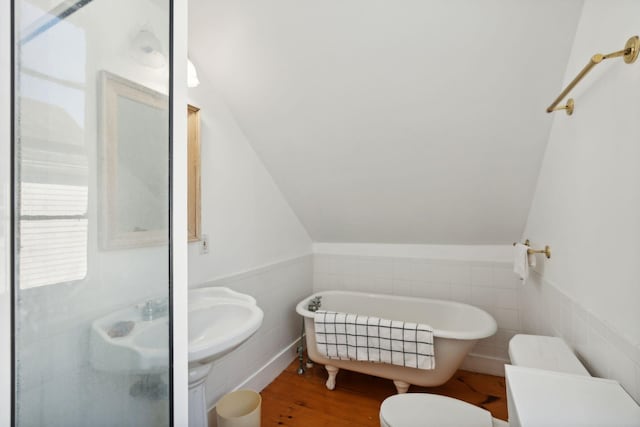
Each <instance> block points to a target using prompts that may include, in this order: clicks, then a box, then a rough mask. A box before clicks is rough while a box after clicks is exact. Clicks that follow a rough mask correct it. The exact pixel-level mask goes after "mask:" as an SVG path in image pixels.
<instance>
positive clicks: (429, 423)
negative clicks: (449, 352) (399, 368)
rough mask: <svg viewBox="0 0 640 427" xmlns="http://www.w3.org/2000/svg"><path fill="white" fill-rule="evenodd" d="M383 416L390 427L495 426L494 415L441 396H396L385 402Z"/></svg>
mask: <svg viewBox="0 0 640 427" xmlns="http://www.w3.org/2000/svg"><path fill="white" fill-rule="evenodd" d="M380 417H381V418H382V420H383V421H384V422H385V423H386V424H387V425H388V426H389V427H491V426H492V421H491V413H490V412H489V411H486V410H484V409H482V408H478V407H477V406H473V405H471V404H469V403H466V402H463V401H461V400H458V399H453V398H451V397H446V396H440V395H437V394H425V393H407V394H396V395H395V396H391V397H389V398H387V399H385V401H384V402H382V406H381V407H380Z"/></svg>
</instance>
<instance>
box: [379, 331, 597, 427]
mask: <svg viewBox="0 0 640 427" xmlns="http://www.w3.org/2000/svg"><path fill="white" fill-rule="evenodd" d="M509 357H510V358H511V364H512V365H515V366H523V367H529V368H536V369H544V370H547V371H556V372H563V373H569V374H573V375H584V376H590V375H589V372H588V371H587V370H586V369H585V367H584V366H583V365H582V363H580V361H579V360H578V358H577V357H576V356H575V354H573V352H572V351H571V349H570V348H569V346H568V345H567V343H566V342H565V341H564V340H562V339H561V338H556V337H545V336H538V335H522V334H519V335H516V336H514V337H513V338H512V339H511V341H510V342H509ZM509 393H510V390H509V388H508V387H507V394H509ZM508 399H509V400H511V399H512V397H511V396H509V397H508ZM380 426H381V427H508V426H509V424H508V423H507V422H505V421H502V420H498V419H496V418H493V417H492V416H491V413H490V412H489V411H487V410H485V409H482V408H479V407H477V406H474V405H471V404H469V403H467V402H463V401H461V400H458V399H453V398H451V397H446V396H440V395H437V394H427V393H407V394H396V395H394V396H391V397H389V398H387V399H385V400H384V402H382V406H381V407H380Z"/></svg>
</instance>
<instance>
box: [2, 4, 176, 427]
mask: <svg viewBox="0 0 640 427" xmlns="http://www.w3.org/2000/svg"><path fill="white" fill-rule="evenodd" d="M169 8H170V9H169V45H170V46H171V48H170V53H169V57H170V71H169V164H168V167H169V203H170V208H169V220H170V221H169V224H170V225H169V253H168V263H169V290H168V293H169V301H170V310H169V319H170V322H169V323H170V329H169V340H170V344H171V345H170V348H171V352H170V356H169V358H170V359H169V362H170V366H169V369H170V373H171V379H172V380H171V382H170V399H171V404H170V422H171V425H172V426H175V427H183V426H184V427H186V426H187V425H188V361H187V355H188V351H187V349H188V341H187V336H188V324H187V317H188V314H187V310H188V305H187V295H188V293H187V291H188V281H187V232H186V230H187V203H186V194H187V192H186V190H187V162H186V158H187V141H186V139H187V123H186V121H187V117H186V114H183V113H184V110H185V109H184V108H183V105H184V106H186V105H187V85H186V82H187V71H186V64H187V23H188V13H187V2H186V1H181V0H177V1H174V0H169ZM15 43H16V41H15V0H0V44H2V46H1V47H0V93H9V94H10V96H8V97H6V96H5V97H2V96H0V171H2V170H4V171H7V170H9V171H10V173H9V183H4V182H2V180H0V185H3V184H8V189H9V191H8V192H9V197H8V198H7V199H8V200H0V207H2V204H3V203H6V202H8V203H9V212H10V213H11V215H10V217H11V218H10V219H7V218H6V217H2V218H0V226H1V227H6V226H7V225H8V224H6V223H7V222H10V226H9V227H7V228H9V229H10V232H9V235H8V236H5V237H6V240H8V242H9V250H8V251H5V252H6V253H4V254H2V253H0V256H4V257H5V258H6V259H5V260H0V262H2V261H4V262H6V265H7V266H9V270H10V276H9V283H7V284H6V286H7V289H6V290H5V291H3V289H2V288H1V287H2V279H1V278H0V425H2V426H5V425H6V426H9V425H11V426H15V421H16V420H15V401H16V399H15V390H16V388H15V377H14V376H15V339H14V330H15V324H14V319H15V316H14V313H15V309H16V307H15V292H14V285H15V262H14V253H15V248H14V241H15V233H14V230H15V228H14V226H15V210H14V208H15V204H14V186H15V183H14V147H15V138H14V136H15V126H14V119H15V111H14V110H15V85H14V81H15V65H16V64H15V53H16V52H15V48H16V44H15ZM176 64H178V66H176ZM181 64H182V65H181ZM183 116H184V117H183ZM0 178H2V177H0ZM2 194H3V193H2V191H0V195H2ZM0 212H2V211H1V210H0ZM1 236H2V234H0V237H1ZM5 273H6V272H5ZM0 274H3V272H0ZM6 326H9V328H7V327H6Z"/></svg>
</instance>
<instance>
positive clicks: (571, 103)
mask: <svg viewBox="0 0 640 427" xmlns="http://www.w3.org/2000/svg"><path fill="white" fill-rule="evenodd" d="M574 107H575V102H574V101H573V98H569V99H568V100H567V104H566V105H564V106H562V107H555V108H554V109H553V110H551V111H560V110H566V112H567V116H570V115H572V114H573V108H574Z"/></svg>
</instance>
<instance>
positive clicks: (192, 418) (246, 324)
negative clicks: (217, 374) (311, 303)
mask: <svg viewBox="0 0 640 427" xmlns="http://www.w3.org/2000/svg"><path fill="white" fill-rule="evenodd" d="M145 303H147V302H144V303H141V304H138V305H135V306H131V307H127V308H124V309H122V310H119V311H116V312H114V313H111V314H108V315H106V316H104V317H101V318H100V319H97V320H95V321H94V322H93V323H92V324H91V338H90V343H91V344H90V346H91V363H92V365H93V366H94V367H95V368H96V369H99V370H104V371H116V372H128V373H139V374H144V375H147V374H158V373H166V372H167V368H168V366H169V351H168V348H169V347H168V345H169V321H168V317H167V315H166V313H165V314H164V315H161V316H155V315H154V316H151V317H153V319H152V320H145V318H144V316H143V314H142V313H143V312H144V306H145ZM263 316H264V315H263V313H262V310H261V309H260V308H259V307H258V306H257V305H256V300H255V299H254V298H253V297H251V296H249V295H244V294H241V293H239V292H235V291H232V290H231V289H228V288H223V287H212V288H201V289H194V290H191V291H189V426H198V427H205V426H206V425H207V407H206V402H205V390H204V382H205V380H206V379H207V376H208V375H209V371H210V370H211V364H212V363H213V362H214V361H215V360H216V359H219V358H220V357H222V356H224V355H225V354H227V353H229V352H231V351H233V350H234V349H236V348H237V347H238V346H239V345H240V344H242V343H243V342H245V341H246V340H248V339H249V338H250V337H251V335H253V334H254V333H255V332H256V331H257V330H258V328H259V327H260V325H262V319H263ZM147 317H149V316H147ZM118 325H120V326H123V325H126V326H127V327H126V328H124V329H125V332H122V329H123V328H118ZM118 329H120V332H122V333H121V334H120V335H122V336H114V335H116V334H114V332H115V331H117V330H118ZM110 332H111V334H110Z"/></svg>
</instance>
